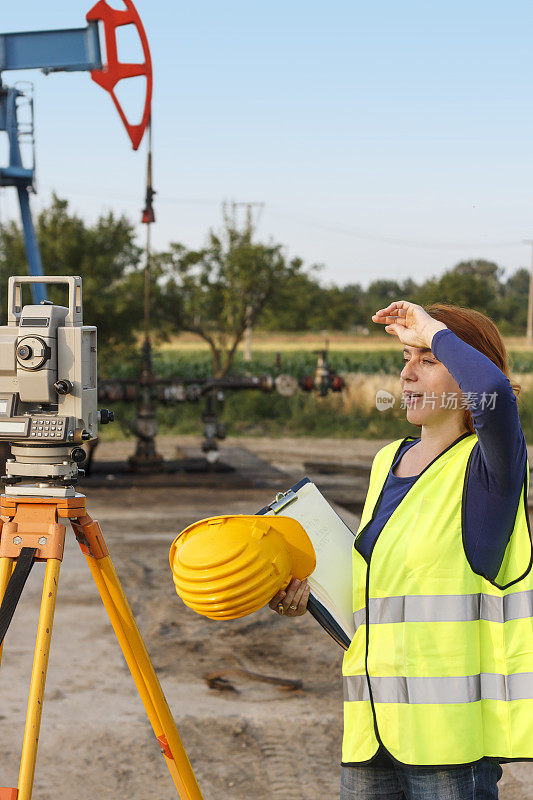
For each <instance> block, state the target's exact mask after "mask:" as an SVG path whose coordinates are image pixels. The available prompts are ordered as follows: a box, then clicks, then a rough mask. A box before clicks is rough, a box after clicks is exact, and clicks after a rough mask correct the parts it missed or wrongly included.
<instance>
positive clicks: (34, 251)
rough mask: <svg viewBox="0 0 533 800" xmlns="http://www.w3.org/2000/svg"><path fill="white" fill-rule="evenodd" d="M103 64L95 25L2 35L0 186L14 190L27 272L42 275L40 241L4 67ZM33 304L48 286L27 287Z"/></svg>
mask: <svg viewBox="0 0 533 800" xmlns="http://www.w3.org/2000/svg"><path fill="white" fill-rule="evenodd" d="M101 68H102V59H101V51H100V39H99V33H98V23H97V22H90V23H89V25H88V26H87V27H86V28H71V29H65V30H49V31H22V32H20V33H3V34H0V131H5V132H6V133H7V136H8V141H9V166H7V167H4V168H0V186H14V187H15V188H16V190H17V194H18V199H19V206H20V216H21V221H22V229H23V233H24V246H25V250H26V259H27V261H28V271H29V273H30V275H33V276H38V275H42V274H43V268H42V261H41V254H40V251H39V243H38V241H37V236H36V233H35V227H34V225H33V219H32V215H31V209H30V192H34V191H35V188H34V182H35V167H34V165H32V166H31V167H30V168H26V167H24V165H23V163H22V154H21V150H20V141H19V124H18V116H17V98H18V97H21V96H22V95H23V92H21V91H20V90H19V89H16V88H13V87H8V86H4V85H3V84H2V78H1V73H2V71H3V70H19V69H40V70H42V71H43V72H44V73H46V74H48V73H49V72H59V71H65V72H87V71H90V70H93V69H101ZM31 290H32V295H33V302H34V303H36V304H37V303H40V302H42V301H45V300H46V299H47V292H46V285H45V284H43V283H37V284H32V285H31Z"/></svg>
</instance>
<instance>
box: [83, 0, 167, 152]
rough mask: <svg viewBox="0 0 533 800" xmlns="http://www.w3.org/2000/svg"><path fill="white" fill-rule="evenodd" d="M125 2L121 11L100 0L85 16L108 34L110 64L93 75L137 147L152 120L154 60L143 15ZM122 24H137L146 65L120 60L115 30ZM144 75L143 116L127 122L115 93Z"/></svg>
mask: <svg viewBox="0 0 533 800" xmlns="http://www.w3.org/2000/svg"><path fill="white" fill-rule="evenodd" d="M123 2H124V4H125V5H126V6H127V8H125V9H124V10H122V11H121V10H118V9H115V8H111V6H108V4H107V3H106V0H98V2H97V3H96V5H95V6H93V7H92V8H91V10H90V11H89V13H88V14H87V16H86V19H87V22H102V23H103V25H104V33H105V46H106V58H107V66H105V67H104V68H103V69H93V70H92V71H91V78H92V79H93V81H95V82H96V83H97V84H98V85H99V86H101V87H102V88H103V89H105V90H106V92H109V94H110V95H111V97H112V99H113V102H114V104H115V106H116V109H117V111H118V113H119V114H120V118H121V120H122V122H123V123H124V127H125V128H126V130H127V132H128V135H129V137H130V139H131V143H132V145H133V149H134V150H137V148H138V147H139V145H140V143H141V140H142V138H143V135H144V132H145V130H146V128H147V126H148V123H149V122H150V112H151V104H152V59H151V57H150V48H149V47H148V39H147V38H146V32H145V30H144V27H143V24H142V22H141V18H140V17H139V14H138V13H137V9H136V8H135V6H134V5H133V3H132V1H131V0H123ZM121 25H135V27H136V28H137V32H138V34H139V38H140V40H141V45H142V49H143V55H144V63H143V64H123V63H121V62H120V61H119V60H118V53H117V35H116V30H117V28H119V27H120V26H121ZM142 75H144V76H145V77H146V97H145V100H144V109H143V115H142V119H141V122H140V124H139V125H132V124H131V123H130V122H128V119H127V117H126V114H125V113H124V110H123V108H122V106H121V105H120V102H119V100H118V98H117V96H116V94H115V86H116V85H117V83H118V82H119V81H121V80H122V79H123V78H136V77H139V76H142Z"/></svg>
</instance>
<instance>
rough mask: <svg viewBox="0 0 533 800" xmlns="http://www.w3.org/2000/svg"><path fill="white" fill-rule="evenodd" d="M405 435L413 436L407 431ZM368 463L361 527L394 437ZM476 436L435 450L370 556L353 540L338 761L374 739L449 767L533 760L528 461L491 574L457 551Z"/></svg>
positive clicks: (363, 755)
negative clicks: (350, 628)
mask: <svg viewBox="0 0 533 800" xmlns="http://www.w3.org/2000/svg"><path fill="white" fill-rule="evenodd" d="M408 438H412V437H408ZM404 441H406V440H405V439H403V440H397V441H395V442H392V443H391V444H389V445H387V446H386V447H384V448H382V449H381V450H380V451H379V453H378V454H377V455H376V457H375V459H374V462H373V464H372V471H371V475H370V486H369V489H368V495H367V498H366V502H365V506H364V509H363V514H362V517H361V524H360V526H359V530H358V532H357V535H359V534H360V533H361V532H362V531H363V530H364V528H365V526H366V525H367V524H368V523H369V521H370V520H371V519H372V517H373V516H374V513H375V512H376V511H377V508H378V506H379V501H380V498H381V493H382V490H383V486H384V484H385V481H386V478H387V475H388V473H389V470H390V468H391V466H392V464H393V462H394V459H395V457H396V454H397V453H398V451H399V447H400V445H401V444H402V442H404ZM476 442H477V437H476V435H475V434H464V435H463V436H461V437H460V438H459V439H457V440H456V441H455V442H454V443H453V444H452V445H450V447H448V448H447V449H446V450H444V452H443V453H441V454H440V456H438V457H437V458H436V459H435V460H434V461H433V462H432V463H431V464H430V465H429V466H428V467H426V469H425V470H423V471H422V472H421V474H420V476H419V477H418V478H417V480H416V482H415V483H414V484H413V486H412V487H411V488H410V489H409V491H408V492H407V494H406V495H405V497H404V498H403V499H402V501H401V502H400V504H399V505H398V507H397V508H396V509H395V511H394V512H393V513H392V515H391V516H390V518H389V520H388V521H387V523H386V525H385V526H384V528H383V530H382V531H381V533H380V535H379V536H378V538H377V540H376V542H375V544H374V546H373V549H372V552H371V555H370V563H369V564H367V562H366V561H365V559H364V558H363V556H362V555H361V554H360V553H358V552H357V550H356V549H355V548H354V553H353V577H354V593H353V609H354V619H355V627H356V633H355V636H354V638H353V640H352V643H351V645H350V648H349V649H348V651H347V652H346V654H345V657H344V662H343V676H344V677H343V682H344V738H343V752H342V761H343V764H354V763H355V764H360V763H364V762H366V761H369V760H370V759H371V758H372V757H373V756H374V755H375V753H376V751H377V750H378V747H379V743H380V742H381V743H382V744H383V745H384V746H385V748H386V749H387V750H388V752H389V753H390V754H391V755H392V756H393V757H394V758H395V759H396V760H397V761H399V762H401V763H403V764H410V765H420V766H422V765H426V766H429V765H455V764H457V765H458V764H467V763H470V762H474V761H477V760H479V759H481V758H483V757H484V756H492V757H496V758H501V759H509V760H518V761H520V760H525V759H531V758H532V757H533V572H532V570H531V565H532V544H531V533H530V529H529V517H528V512H527V494H528V488H529V464H528V465H527V469H526V474H525V476H524V484H523V486H522V493H521V496H520V501H519V504H518V510H517V514H516V518H515V522H514V527H513V531H512V534H511V537H510V540H509V543H508V545H507V549H506V551H505V555H504V558H503V563H502V566H501V569H500V571H499V573H498V575H497V577H496V580H495V581H491V580H490V579H489V578H487V577H484V576H481V575H479V574H476V573H475V572H474V570H473V569H472V567H471V566H470V564H469V562H468V559H467V556H466V554H465V551H464V548H463V538H462V535H463V524H464V519H463V514H464V505H465V495H466V487H467V481H468V474H469V469H470V460H471V456H472V449H473V447H474V445H475V443H476Z"/></svg>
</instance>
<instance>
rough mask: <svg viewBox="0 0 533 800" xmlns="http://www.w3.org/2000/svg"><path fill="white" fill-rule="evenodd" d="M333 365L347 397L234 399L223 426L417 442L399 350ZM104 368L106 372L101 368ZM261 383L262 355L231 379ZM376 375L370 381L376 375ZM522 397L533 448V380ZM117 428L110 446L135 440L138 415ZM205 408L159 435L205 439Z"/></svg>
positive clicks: (293, 367)
mask: <svg viewBox="0 0 533 800" xmlns="http://www.w3.org/2000/svg"><path fill="white" fill-rule="evenodd" d="M154 362H155V369H156V372H157V375H158V377H160V378H170V377H173V378H178V379H179V378H193V377H195V378H198V379H199V380H203V379H204V378H207V377H209V376H210V375H211V374H212V373H211V362H210V357H209V353H207V352H204V351H197V352H196V351H193V352H190V353H185V354H180V355H178V354H176V353H172V352H165V353H162V354H156V356H155V358H154ZM330 365H331V367H332V368H333V369H335V370H336V371H338V372H341V373H343V374H344V376H345V379H346V383H347V389H346V390H345V391H344V392H342V393H340V394H335V395H330V396H328V397H325V398H321V397H318V396H317V395H315V394H314V393H310V394H307V393H304V392H300V391H298V392H297V393H296V394H295V395H294V396H293V397H290V398H285V397H281V396H280V395H279V394H277V393H276V392H272V393H270V394H264V393H262V392H260V391H234V392H227V393H226V401H225V407H224V410H223V412H222V414H221V421H223V422H225V423H226V428H227V432H228V436H239V435H242V436H244V435H246V436H249V435H257V436H273V437H276V436H317V437H320V436H323V437H339V438H351V437H366V438H383V439H385V438H393V437H401V436H406V435H418V428H415V427H414V426H411V425H409V423H407V421H406V419H405V410H404V409H401V408H400V403H399V397H400V390H399V380H398V376H399V373H400V369H401V353H399V351H398V350H382V351H369V352H340V351H339V352H334V353H331V354H330ZM102 366H104V367H105V365H102ZM512 366H513V373H514V374H516V373H518V372H519V371H520V372H533V354H530V353H528V352H523V353H522V352H516V353H514V354H513V362H512ZM315 367H316V355H315V354H313V353H312V352H306V351H298V352H289V353H284V354H283V355H282V364H281V371H282V372H288V373H291V374H292V375H295V376H296V377H303V376H304V375H312V374H313V373H314V370H315ZM246 372H249V373H251V374H254V375H261V374H265V373H268V374H270V375H272V376H275V374H276V370H275V354H274V353H259V354H258V355H257V356H256V357H255V358H254V360H253V361H252V362H251V363H245V362H244V361H243V359H242V356H239V357H238V358H237V359H236V361H235V369H234V370H233V371H232V374H235V375H244V374H246ZM106 373H107V374H105V373H104V375H101V377H104V376H105V377H133V376H135V375H136V374H137V373H138V366H136V365H135V364H131V363H130V364H125V363H121V364H118V365H115V367H110V365H109V364H108V365H107V370H106ZM369 373H371V374H369ZM516 377H517V379H518V383H520V384H521V385H522V391H521V393H520V396H519V398H518V409H519V413H520V419H521V422H522V427H523V430H524V433H525V435H526V439H527V440H528V441H531V440H533V383H532V381H531V379H530V378H531V376H530V375H518V374H516ZM378 389H386V390H387V391H389V392H391V393H392V394H393V395H394V396H395V397H396V399H397V402H396V403H395V405H394V407H393V408H392V409H388V410H386V411H378V410H377V409H376V407H375V396H376V391H377V390H378ZM113 408H114V411H115V415H116V418H117V421H118V424H117V425H116V426H109V428H104V429H103V430H102V435H103V437H104V438H106V439H107V438H116V437H117V436H120V435H128V430H129V429H128V425H129V421H130V420H131V419H132V418H133V416H134V414H135V408H134V405H133V404H125V403H116V404H113ZM202 409H203V401H200V403H177V404H174V405H169V406H160V407H159V408H158V420H159V425H160V428H159V431H160V433H166V434H175V435H179V434H182V435H183V434H195V435H198V436H201V435H202V428H203V426H202V421H201V411H202Z"/></svg>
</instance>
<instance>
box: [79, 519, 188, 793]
mask: <svg viewBox="0 0 533 800" xmlns="http://www.w3.org/2000/svg"><path fill="white" fill-rule="evenodd" d="M100 535H101V533H100ZM85 557H86V559H87V562H88V564H89V568H90V570H91V573H92V576H93V578H94V581H95V583H96V586H97V588H98V591H99V593H100V597H101V598H102V602H103V604H104V606H105V609H106V611H107V614H108V616H109V619H110V621H111V624H112V625H113V628H114V631H115V634H116V637H117V639H118V642H119V645H120V648H121V650H122V652H123V654H124V658H125V659H126V662H127V664H128V667H129V669H130V672H131V675H132V677H133V680H134V681H135V685H136V687H137V691H138V692H139V695H140V697H141V700H142V702H143V705H144V707H145V710H146V713H147V715H148V718H149V720H150V723H151V725H152V728H153V730H154V733H155V735H156V738H157V740H158V741H159V744H160V746H161V751H162V753H163V755H164V756H165V759H166V762H167V766H168V768H169V770H170V774H171V775H172V779H173V781H174V784H175V786H176V788H177V790H178V793H179V796H180V798H181V800H202V794H201V792H200V788H199V786H198V783H197V782H196V778H195V776H194V772H193V771H192V767H191V765H190V762H189V759H188V758H187V753H186V752H185V748H184V747H183V744H182V741H181V738H180V735H179V733H178V729H177V727H176V723H175V722H174V718H173V716H172V714H171V712H170V709H169V707H168V704H167V701H166V699H165V695H164V694H163V690H162V689H161V685H160V683H159V680H158V678H157V675H156V673H155V670H154V667H153V665H152V662H151V660H150V656H149V655H148V651H147V650H146V646H145V644H144V642H143V639H142V636H141V634H140V631H139V628H138V627H137V623H136V622H135V619H134V617H133V614H132V611H131V608H130V606H129V603H128V600H127V598H126V595H125V594H124V590H123V589H122V586H121V584H120V581H119V578H118V575H117V573H116V571H115V568H114V566H113V562H112V561H111V558H110V557H109V556H105V557H103V558H98V559H97V558H93V557H92V556H90V555H88V554H87V553H85Z"/></svg>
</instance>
